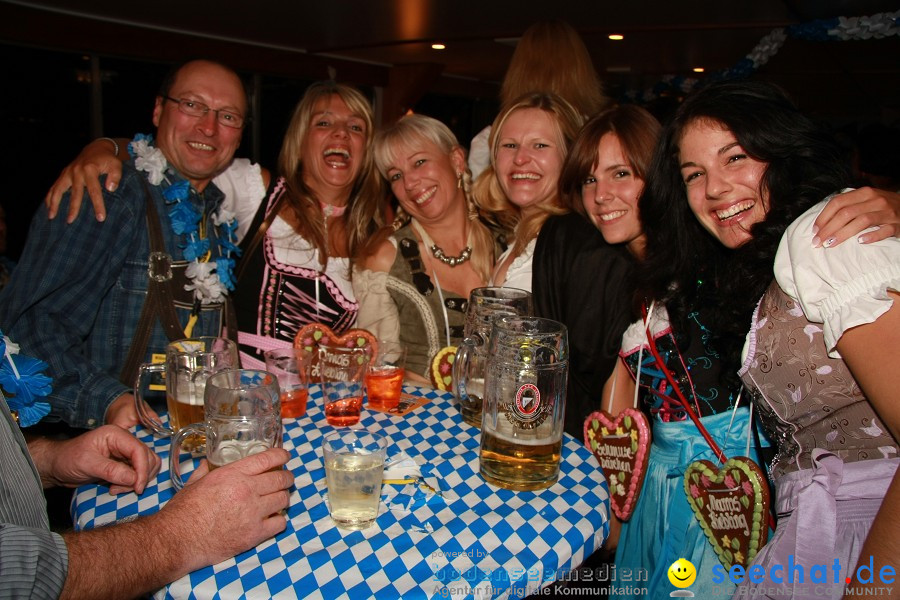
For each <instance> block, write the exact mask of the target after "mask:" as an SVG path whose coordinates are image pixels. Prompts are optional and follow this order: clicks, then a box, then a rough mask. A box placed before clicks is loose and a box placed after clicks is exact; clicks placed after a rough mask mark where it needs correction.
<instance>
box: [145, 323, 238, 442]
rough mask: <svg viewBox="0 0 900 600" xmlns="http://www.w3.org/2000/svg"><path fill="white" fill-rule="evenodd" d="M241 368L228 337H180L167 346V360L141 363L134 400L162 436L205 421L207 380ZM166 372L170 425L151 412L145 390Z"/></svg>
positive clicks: (232, 343) (235, 347) (157, 433)
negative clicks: (154, 378) (156, 417)
mask: <svg viewBox="0 0 900 600" xmlns="http://www.w3.org/2000/svg"><path fill="white" fill-rule="evenodd" d="M237 367H238V349H237V345H236V344H235V343H234V342H232V341H231V340H228V339H226V338H220V337H196V338H188V339H183V340H176V341H174V342H171V343H170V344H169V345H168V346H166V362H164V363H159V364H149V363H145V364H143V365H141V368H140V371H139V372H138V377H137V381H136V382H135V384H134V401H135V404H136V407H137V413H138V417H139V418H140V420H141V423H142V424H143V425H144V426H145V427H147V428H149V429H151V430H152V431H153V432H154V433H155V434H156V435H159V436H163V437H166V436H172V435H174V434H175V432H176V431H178V430H179V429H181V428H182V427H184V426H185V425H188V424H189V423H197V422H198V421H202V420H203V395H204V393H203V392H204V388H205V387H206V380H207V379H208V378H209V376H210V375H212V374H213V373H218V372H219V371H222V370H224V369H234V368H237ZM160 373H162V374H164V375H165V380H166V409H167V410H168V412H169V427H166V426H165V425H163V424H162V423H160V422H159V421H157V420H156V419H153V418H152V417H151V416H150V414H149V413H148V412H147V404H146V403H145V401H144V389H145V388H146V387H147V380H148V378H149V377H151V376H152V375H154V374H160Z"/></svg>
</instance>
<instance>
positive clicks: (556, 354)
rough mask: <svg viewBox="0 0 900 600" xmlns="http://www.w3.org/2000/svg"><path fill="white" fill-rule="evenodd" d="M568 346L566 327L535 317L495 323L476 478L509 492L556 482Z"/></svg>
mask: <svg viewBox="0 0 900 600" xmlns="http://www.w3.org/2000/svg"><path fill="white" fill-rule="evenodd" d="M568 372H569V344H568V333H567V331H566V327H565V325H563V324H562V323H558V322H557V321H551V320H549V319H540V318H537V317H502V318H500V319H497V320H496V321H494V327H493V330H492V332H491V340H490V347H489V350H488V360H487V367H486V369H485V379H484V390H485V394H484V410H483V414H482V420H481V475H482V476H483V477H484V478H485V480H487V481H488V482H489V483H493V484H494V485H498V486H500V487H504V488H507V489H511V490H537V489H542V488H546V487H549V486H550V485H552V484H553V483H554V482H555V481H556V480H557V478H558V477H559V460H560V452H561V450H562V437H563V419H564V416H565V404H566V379H567V377H568Z"/></svg>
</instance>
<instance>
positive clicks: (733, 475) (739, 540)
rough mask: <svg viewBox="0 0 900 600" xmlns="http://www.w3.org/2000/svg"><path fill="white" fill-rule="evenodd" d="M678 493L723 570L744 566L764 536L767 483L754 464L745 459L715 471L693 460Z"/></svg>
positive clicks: (760, 546) (765, 533)
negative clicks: (682, 497) (681, 493)
mask: <svg viewBox="0 0 900 600" xmlns="http://www.w3.org/2000/svg"><path fill="white" fill-rule="evenodd" d="M684 493H685V494H687V499H688V503H689V504H690V505H691V508H692V509H693V510H694V516H695V517H696V518H697V520H698V521H700V526H701V527H702V528H703V533H705V534H706V537H707V539H709V542H710V543H711V544H712V545H713V548H715V550H716V554H717V555H718V556H719V561H720V562H721V563H722V566H723V567H725V570H726V571H727V570H729V569H731V567H732V566H734V565H742V566H744V567H746V566H747V565H748V564H750V563H751V562H752V561H753V558H754V557H755V556H756V553H757V552H759V549H760V548H762V547H763V546H764V545H765V543H766V539H767V537H768V535H769V528H768V525H767V523H766V518H767V515H768V513H769V485H768V483H767V482H766V476H765V475H764V474H763V472H762V471H761V470H760V468H759V466H757V464H756V463H755V462H753V460H751V459H749V458H747V457H746V456H737V457H735V458H731V459H729V460H728V461H726V462H725V464H724V465H722V467H721V468H717V467H716V465H714V464H713V463H711V462H709V461H708V460H697V461H694V462H692V463H691V464H690V465H688V468H687V471H685V473H684Z"/></svg>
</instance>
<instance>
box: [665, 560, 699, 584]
mask: <svg viewBox="0 0 900 600" xmlns="http://www.w3.org/2000/svg"><path fill="white" fill-rule="evenodd" d="M668 574H669V581H670V582H672V585H674V586H675V587H677V588H686V587H689V586H691V585H693V583H694V580H695V579H697V569H695V568H694V565H693V564H692V563H691V561H689V560H687V559H686V558H679V559H678V560H676V561H675V562H673V563H672V565H671V566H670V567H669V571H668Z"/></svg>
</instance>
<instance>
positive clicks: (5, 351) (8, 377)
mask: <svg viewBox="0 0 900 600" xmlns="http://www.w3.org/2000/svg"><path fill="white" fill-rule="evenodd" d="M13 354H18V358H17V359H16V360H13V357H12V355H13ZM0 355H2V358H0V361H2V362H0V387H2V388H3V395H4V396H5V397H6V404H7V405H8V406H9V409H10V411H12V412H14V413H15V414H16V415H17V417H18V419H19V427H31V426H32V425H34V424H35V423H37V422H38V421H40V420H41V419H43V418H44V417H45V416H46V415H48V414H49V413H50V405H49V404H47V403H46V402H38V401H37V399H38V398H43V397H44V396H46V395H47V394H49V393H50V389H51V388H50V383H51V382H52V380H51V379H50V378H49V377H47V376H46V375H44V374H43V373H42V372H41V371H43V370H44V369H46V368H47V363H45V362H44V361H42V360H38V359H36V358H31V357H30V356H25V355H23V354H19V346H18V345H16V344H14V343H13V342H12V341H11V340H10V339H9V338H8V337H6V336H4V335H3V332H2V331H0Z"/></svg>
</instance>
